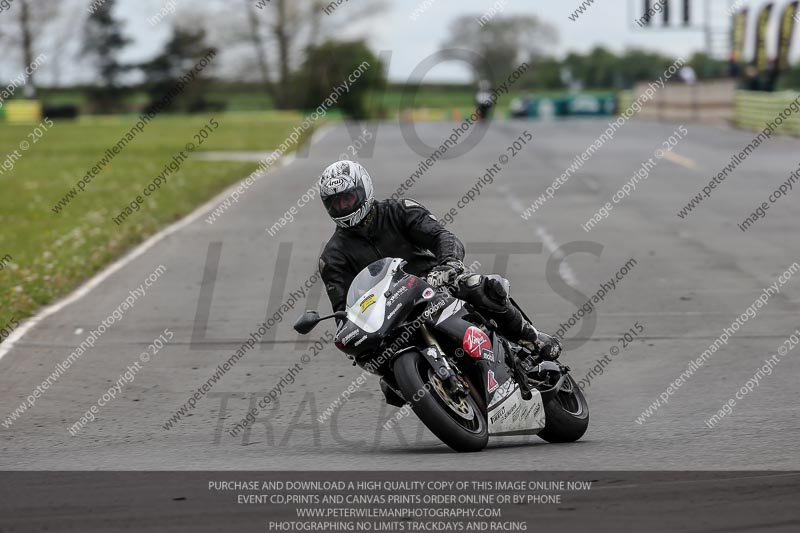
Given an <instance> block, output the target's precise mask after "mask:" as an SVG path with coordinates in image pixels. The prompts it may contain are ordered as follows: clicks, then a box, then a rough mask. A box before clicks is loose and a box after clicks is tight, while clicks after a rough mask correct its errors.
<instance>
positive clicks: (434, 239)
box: [397, 199, 464, 264]
mask: <svg viewBox="0 0 800 533" xmlns="http://www.w3.org/2000/svg"><path fill="white" fill-rule="evenodd" d="M397 209H400V210H401V219H402V222H403V229H404V230H405V234H406V236H407V237H408V239H409V240H410V241H411V242H413V243H415V244H417V245H419V246H421V247H423V248H426V249H428V250H430V251H431V252H433V253H434V255H436V259H437V260H438V261H439V263H440V264H441V263H445V262H447V261H454V260H458V261H462V260H463V259H464V245H463V244H462V243H461V241H460V240H459V239H458V237H456V236H455V235H453V233H451V232H450V231H448V230H447V229H445V227H444V226H442V224H441V223H440V222H439V221H438V220H436V217H434V216H433V215H432V214H431V212H430V211H428V210H427V209H425V207H423V206H422V205H420V204H419V203H417V202H416V201H414V200H410V199H405V200H400V201H399V202H398V207H397Z"/></svg>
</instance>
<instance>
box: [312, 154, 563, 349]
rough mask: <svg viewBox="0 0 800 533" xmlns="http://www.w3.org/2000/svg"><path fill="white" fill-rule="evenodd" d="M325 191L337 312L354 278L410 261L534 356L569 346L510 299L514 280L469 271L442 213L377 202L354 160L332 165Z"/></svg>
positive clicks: (329, 281)
mask: <svg viewBox="0 0 800 533" xmlns="http://www.w3.org/2000/svg"><path fill="white" fill-rule="evenodd" d="M319 190H320V196H321V198H322V203H323V204H324V206H325V209H326V210H327V211H328V214H329V215H330V216H331V218H332V219H333V221H334V222H335V223H336V226H337V228H336V232H335V233H334V234H333V237H331V239H330V240H329V241H328V243H327V245H325V249H324V251H323V252H322V256H321V257H320V259H319V271H320V273H321V275H322V279H323V281H324V282H325V289H326V290H327V292H328V298H330V301H331V306H332V307H333V310H334V311H342V310H344V309H345V300H346V297H347V291H348V289H349V287H350V283H351V282H352V281H353V278H355V277H356V275H358V273H359V272H361V270H363V269H364V268H365V267H367V266H368V265H370V264H372V263H373V262H375V261H377V260H379V259H383V258H384V257H399V258H401V259H404V260H406V261H407V262H408V264H407V265H406V266H405V268H404V270H405V271H406V272H407V273H409V274H413V275H416V276H420V277H424V278H425V279H426V281H427V282H428V283H429V284H430V285H432V286H434V287H441V286H446V285H452V286H455V287H456V288H457V294H456V296H457V297H458V298H460V299H462V300H465V301H467V302H469V303H470V304H472V305H473V306H475V307H476V308H477V309H478V310H479V311H480V312H481V313H485V314H486V315H487V318H489V319H493V320H494V321H495V322H496V323H497V325H498V329H499V330H500V331H501V333H503V334H504V335H505V336H506V337H507V338H508V339H509V340H511V341H512V342H516V343H518V344H519V345H520V346H522V347H523V348H526V349H528V350H529V351H530V352H532V353H533V354H536V355H539V356H541V357H542V358H544V359H549V360H554V359H557V358H558V355H559V354H560V352H561V344H560V343H559V342H558V340H556V339H555V338H554V337H551V336H549V335H546V334H544V333H542V332H540V331H537V330H536V328H534V327H533V325H531V324H530V323H529V322H528V321H527V320H525V319H524V318H523V316H522V313H520V311H519V309H517V308H516V307H515V306H514V305H512V303H511V302H510V301H509V296H508V287H509V285H508V281H507V280H505V279H503V278H501V277H500V276H482V275H480V274H469V273H466V274H465V272H464V270H465V269H464V264H463V263H462V260H463V259H464V245H463V244H461V241H460V240H458V238H457V237H456V236H455V235H453V234H452V233H451V232H449V231H448V230H446V229H445V228H444V226H442V225H441V224H440V223H439V221H438V220H436V217H435V216H433V215H432V214H431V213H430V212H429V211H428V210H427V209H425V208H424V207H423V206H422V205H420V204H419V203H417V202H415V201H414V200H409V199H403V200H392V199H387V200H383V201H379V202H376V201H375V196H374V192H373V189H372V179H371V178H370V177H369V174H368V173H367V171H366V169H365V168H364V167H363V166H361V165H360V164H358V163H354V162H352V161H339V162H337V163H334V164H332V165H330V166H329V167H328V168H326V169H325V171H324V172H323V173H322V176H321V177H320V180H319Z"/></svg>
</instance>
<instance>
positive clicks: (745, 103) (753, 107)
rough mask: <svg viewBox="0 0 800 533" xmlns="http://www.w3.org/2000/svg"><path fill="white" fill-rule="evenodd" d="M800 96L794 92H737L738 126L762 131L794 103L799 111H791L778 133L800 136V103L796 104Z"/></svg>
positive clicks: (779, 127)
mask: <svg viewBox="0 0 800 533" xmlns="http://www.w3.org/2000/svg"><path fill="white" fill-rule="evenodd" d="M799 96H800V94H798V93H796V92H792V91H785V92H781V93H764V92H754V91H736V125H737V126H739V127H740V128H747V129H752V130H757V131H761V130H763V129H764V128H765V127H766V124H767V123H768V122H772V123H774V122H775V119H776V118H778V115H779V114H780V113H781V112H783V111H784V109H787V108H789V106H790V105H792V102H794V106H795V109H798V111H794V110H790V112H791V115H789V118H788V119H786V120H784V121H783V124H782V125H779V126H778V128H777V130H776V131H777V132H778V133H789V134H792V135H800V103H798V102H795V99H797V98H798V97H799ZM786 114H787V113H784V115H786Z"/></svg>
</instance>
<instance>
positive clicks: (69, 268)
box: [0, 112, 302, 328]
mask: <svg viewBox="0 0 800 533" xmlns="http://www.w3.org/2000/svg"><path fill="white" fill-rule="evenodd" d="M213 117H214V118H215V119H216V121H217V122H218V123H219V125H220V126H219V128H218V129H217V130H216V131H214V132H213V133H212V134H211V135H210V137H209V138H208V140H207V141H204V143H203V144H202V145H201V146H199V147H198V152H200V151H223V150H239V151H259V152H266V151H270V150H272V149H274V148H276V147H277V146H278V145H279V144H280V143H281V142H282V141H283V140H284V139H285V138H286V136H287V135H288V134H289V133H290V132H291V131H292V129H293V128H294V127H295V126H296V125H298V124H299V123H300V121H301V119H302V117H301V115H300V114H298V113H294V112H260V113H254V112H249V113H218V114H216V115H214V116H213ZM210 118H211V115H208V116H199V115H192V116H188V117H187V116H164V117H159V118H157V119H156V120H154V121H153V122H151V123H150V124H149V126H147V128H146V129H145V130H144V133H142V134H140V135H138V137H137V138H136V139H135V140H134V141H132V142H131V143H130V144H128V145H127V146H126V147H125V148H124V150H123V151H122V152H121V153H120V154H119V155H118V156H117V157H116V158H115V159H114V160H113V162H111V164H110V165H109V166H108V167H106V169H105V170H103V171H102V172H101V173H100V174H98V175H97V177H95V178H94V179H93V181H92V182H91V183H89V184H88V185H87V186H86V190H85V192H83V193H82V194H79V195H78V196H76V197H75V199H74V200H72V202H71V203H70V204H69V205H68V206H67V207H66V208H65V209H64V210H63V211H62V212H61V213H60V214H55V213H54V212H53V211H52V210H51V208H53V206H54V205H55V204H56V203H57V202H58V200H59V199H61V198H62V197H63V195H64V194H66V193H67V191H68V190H69V189H70V188H71V187H75V184H76V182H77V181H78V180H79V179H81V177H82V176H83V175H84V174H86V172H87V171H88V170H89V169H90V168H91V167H92V166H93V165H95V164H96V163H97V161H98V159H100V158H101V157H102V156H103V154H104V153H105V151H106V149H108V148H110V147H111V145H112V144H115V143H116V142H117V140H118V139H119V138H120V137H121V136H122V135H124V133H125V132H126V131H128V130H129V129H130V128H131V127H132V125H133V124H134V123H135V122H136V117H135V116H115V117H87V118H82V119H81V120H79V121H61V122H56V123H55V124H54V126H53V127H52V128H50V129H49V130H48V131H47V132H45V133H44V135H43V136H42V137H41V139H39V140H38V141H37V142H36V143H35V144H34V143H33V142H32V139H31V137H29V136H28V134H29V133H30V132H31V131H32V130H33V129H34V127H35V125H33V124H31V125H9V124H4V123H0V164H2V162H3V161H6V156H7V154H12V153H13V152H14V151H15V150H18V151H19V152H18V153H19V154H21V156H22V157H21V159H19V160H17V161H15V162H14V167H13V169H12V170H6V169H5V168H3V167H0V168H3V170H4V173H3V174H0V187H2V194H0V328H3V327H5V326H6V324H8V323H9V322H10V321H11V320H12V318H15V319H17V320H21V319H22V318H24V317H27V316H30V315H31V314H32V313H34V312H35V311H36V309H37V308H39V307H40V306H42V305H45V304H47V303H49V302H51V301H52V300H54V299H56V298H58V297H60V296H63V295H65V294H68V293H69V292H70V291H71V290H72V289H74V288H75V287H76V286H77V285H79V284H80V283H81V282H82V281H84V280H86V279H87V278H89V277H91V275H92V274H94V273H96V272H97V271H99V270H100V269H102V267H103V266H105V265H107V264H108V263H109V262H110V261H112V260H113V259H115V258H117V257H119V256H120V255H121V254H122V253H123V252H124V251H125V250H127V249H129V248H130V247H132V246H133V245H135V244H137V243H139V242H141V241H143V240H144V239H145V238H146V237H147V236H149V235H152V234H153V233H155V232H156V231H158V230H159V229H160V228H162V227H164V226H166V225H167V224H169V223H171V222H173V221H175V220H178V219H180V218H181V217H182V216H183V215H185V214H187V213H189V212H191V211H192V209H193V208H195V207H196V206H198V205H200V204H201V203H203V202H204V201H205V200H207V199H209V198H211V197H213V196H214V195H215V194H217V193H218V192H220V191H221V190H223V189H225V188H226V186H228V185H230V184H233V183H235V182H237V181H238V180H240V179H242V178H244V177H245V176H247V174H249V173H250V172H252V171H253V170H255V169H256V168H257V166H258V165H257V163H249V162H216V161H204V160H199V159H196V158H190V159H189V160H188V161H187V162H186V163H184V164H183V166H182V167H181V169H180V171H179V172H178V173H177V174H175V175H173V176H169V177H168V178H167V180H168V183H167V185H165V186H164V187H162V188H161V189H160V190H159V191H158V192H157V193H155V194H154V195H153V196H151V197H150V198H148V199H147V201H146V202H145V203H144V205H142V206H141V209H140V210H139V211H138V212H135V213H134V214H133V215H132V216H131V217H130V218H129V219H128V220H127V221H125V222H124V223H123V224H122V225H119V226H117V225H116V224H114V222H112V220H111V218H112V216H116V215H118V214H119V213H120V211H121V210H122V209H123V208H124V207H125V205H126V204H128V203H129V202H130V201H132V200H133V199H134V198H135V197H136V195H137V194H142V190H143V188H144V187H145V186H147V184H149V183H150V182H152V180H153V179H154V177H155V176H156V175H158V174H159V173H161V171H162V169H163V167H164V166H165V165H166V164H168V163H169V162H170V161H171V160H172V157H173V155H175V154H176V153H179V152H180V151H181V150H184V149H185V145H186V143H188V142H195V143H196V139H194V138H193V136H194V134H195V133H197V132H198V130H200V129H201V128H202V127H203V126H204V125H205V124H207V122H208V120H209V119H210ZM26 140H27V141H28V142H31V146H30V148H29V149H28V150H26V151H24V152H23V151H21V150H19V145H20V143H21V142H22V141H26ZM7 256H11V258H12V259H11V261H10V262H8V261H7V260H3V259H2V258H7Z"/></svg>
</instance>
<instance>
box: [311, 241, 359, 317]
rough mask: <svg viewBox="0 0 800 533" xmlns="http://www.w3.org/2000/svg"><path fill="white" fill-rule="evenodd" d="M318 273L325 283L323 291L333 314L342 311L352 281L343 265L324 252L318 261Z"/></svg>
mask: <svg viewBox="0 0 800 533" xmlns="http://www.w3.org/2000/svg"><path fill="white" fill-rule="evenodd" d="M319 273H320V274H321V275H322V281H323V283H325V291H326V292H327V293H328V299H329V300H330V301H331V308H332V309H333V311H334V313H335V312H337V311H344V310H345V309H346V302H347V290H348V289H349V287H350V283H351V282H352V281H353V276H352V275H350V274H349V273H348V271H347V269H345V268H343V263H342V262H341V261H340V260H339V259H338V258H337V257H336V256H334V255H332V254H329V253H327V250H326V252H324V253H323V254H322V257H320V259H319Z"/></svg>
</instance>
